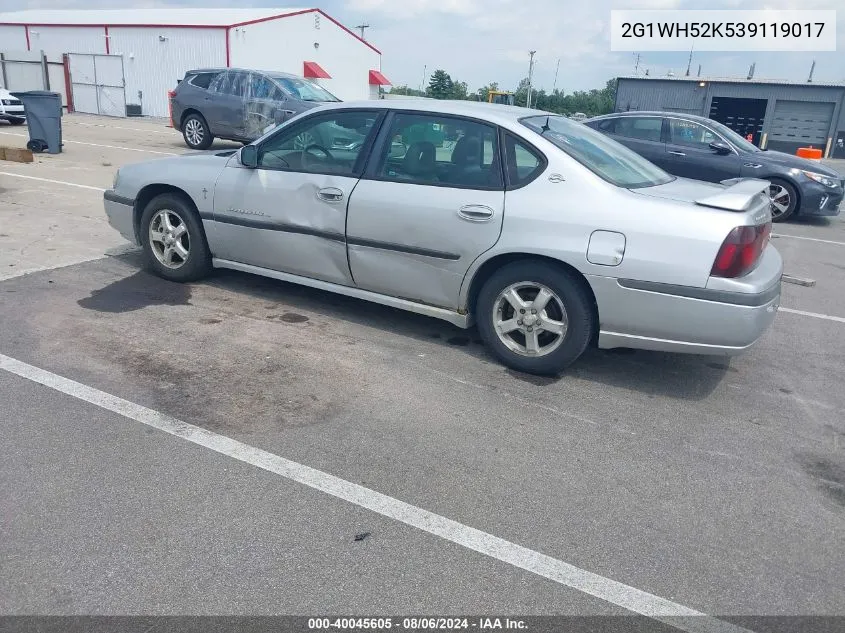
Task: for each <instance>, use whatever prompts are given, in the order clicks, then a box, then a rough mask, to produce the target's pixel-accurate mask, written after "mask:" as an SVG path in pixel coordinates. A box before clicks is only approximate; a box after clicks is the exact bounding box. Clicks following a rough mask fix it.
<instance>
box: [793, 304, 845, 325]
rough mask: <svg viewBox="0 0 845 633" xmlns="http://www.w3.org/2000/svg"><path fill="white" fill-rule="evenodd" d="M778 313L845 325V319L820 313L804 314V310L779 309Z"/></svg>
mask: <svg viewBox="0 0 845 633" xmlns="http://www.w3.org/2000/svg"><path fill="white" fill-rule="evenodd" d="M778 312H788V313H789V314H800V315H801V316H806V317H813V318H814V319H824V320H825V321H837V322H838V323H845V317H838V316H831V315H829V314H819V313H818V312H804V310H793V309H792V308H783V307H781V308H778Z"/></svg>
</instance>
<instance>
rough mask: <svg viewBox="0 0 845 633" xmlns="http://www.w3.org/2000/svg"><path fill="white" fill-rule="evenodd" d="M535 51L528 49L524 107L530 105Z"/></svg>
mask: <svg viewBox="0 0 845 633" xmlns="http://www.w3.org/2000/svg"><path fill="white" fill-rule="evenodd" d="M536 52H537V51H528V55H529V58H528V97H527V98H526V99H525V107H526V108H530V107H531V80H532V79H533V78H534V54H535V53H536Z"/></svg>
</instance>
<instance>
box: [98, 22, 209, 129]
mask: <svg viewBox="0 0 845 633" xmlns="http://www.w3.org/2000/svg"><path fill="white" fill-rule="evenodd" d="M109 36H110V37H109V42H110V45H109V46H110V50H111V53H112V54H114V55H123V67H124V72H125V75H126V103H132V104H140V105H141V106H142V113H143V114H144V115H145V116H158V117H166V116H167V115H168V103H167V92H168V91H169V90H173V89H174V88H175V87H176V82H177V80H179V79H182V78H183V77H184V76H185V71H187V70H191V69H192V68H200V67H203V66H225V65H226V34H225V31H224V29H212V28H208V29H205V28H203V29H197V28H190V29H188V28H146V27H145V28H141V27H122V26H121V27H118V26H112V27H109ZM160 38H163V39H160ZM139 91H140V93H141V94H140V97H139V94H138V93H139Z"/></svg>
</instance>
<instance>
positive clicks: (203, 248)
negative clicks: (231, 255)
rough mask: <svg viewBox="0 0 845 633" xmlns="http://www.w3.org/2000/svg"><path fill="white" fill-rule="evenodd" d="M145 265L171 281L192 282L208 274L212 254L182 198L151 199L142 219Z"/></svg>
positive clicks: (168, 195) (203, 234)
mask: <svg viewBox="0 0 845 633" xmlns="http://www.w3.org/2000/svg"><path fill="white" fill-rule="evenodd" d="M141 239H142V243H143V247H144V255H145V257H146V260H147V264H148V265H149V266H150V268H152V269H153V270H154V271H155V272H156V274H158V275H159V276H160V277H164V278H165V279H168V280H170V281H194V280H196V279H200V278H202V277H204V276H206V275H207V274H208V273H209V272H211V254H210V252H209V249H208V244H207V242H206V239H205V232H204V231H203V228H202V223H201V221H200V219H199V215H197V212H196V210H195V209H194V208H193V205H192V204H191V203H190V202H188V201H187V200H186V199H185V198H183V197H182V196H179V195H175V194H172V193H165V194H162V195H160V196H156V197H155V198H153V199H152V200H151V201H150V202H149V204H147V206H146V208H145V209H144V213H143V215H142V216H141Z"/></svg>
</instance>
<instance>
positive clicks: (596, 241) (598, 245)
mask: <svg viewBox="0 0 845 633" xmlns="http://www.w3.org/2000/svg"><path fill="white" fill-rule="evenodd" d="M624 256H625V236H624V235H623V234H622V233H617V232H616V231H593V233H592V234H591V235H590V243H589V245H588V246H587V261H588V262H590V263H591V264H598V265H600V266H618V265H619V264H621V263H622V258H623V257H624Z"/></svg>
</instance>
